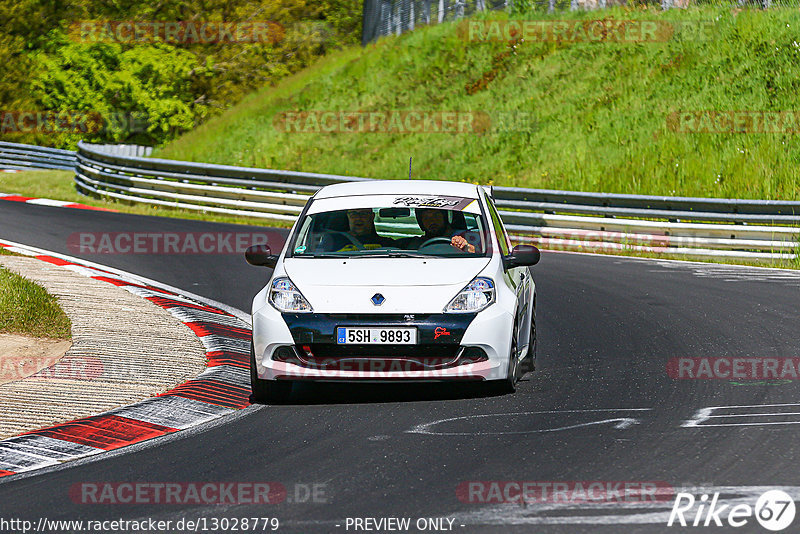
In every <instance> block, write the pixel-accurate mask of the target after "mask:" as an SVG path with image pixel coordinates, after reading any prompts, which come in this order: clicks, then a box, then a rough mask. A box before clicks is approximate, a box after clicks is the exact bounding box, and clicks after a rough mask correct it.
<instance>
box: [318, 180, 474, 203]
mask: <svg viewBox="0 0 800 534" xmlns="http://www.w3.org/2000/svg"><path fill="white" fill-rule="evenodd" d="M356 195H426V196H432V195H441V196H454V197H462V198H476V199H477V198H479V197H478V186H476V185H475V184H468V183H464V182H446V181H439V180H365V181H358V182H345V183H341V184H333V185H327V186H325V187H323V188H322V189H320V190H319V191H317V193H316V194H315V195H314V198H315V199H322V198H336V197H347V196H356Z"/></svg>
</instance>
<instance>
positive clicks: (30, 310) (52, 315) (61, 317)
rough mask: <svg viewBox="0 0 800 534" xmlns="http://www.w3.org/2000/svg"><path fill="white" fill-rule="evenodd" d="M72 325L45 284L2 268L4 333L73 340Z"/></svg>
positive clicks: (0, 291) (0, 312)
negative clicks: (71, 338)
mask: <svg viewBox="0 0 800 534" xmlns="http://www.w3.org/2000/svg"><path fill="white" fill-rule="evenodd" d="M1 250H2V249H0V251H1ZM0 253H2V252H0ZM71 326H72V325H71V323H70V320H69V318H68V317H67V316H66V315H65V314H64V311H63V310H62V309H61V307H60V306H59V305H58V302H57V301H56V299H55V297H53V296H52V295H50V294H49V293H48V292H47V291H46V290H45V289H44V288H43V287H42V286H40V285H37V284H35V283H33V282H31V281H30V280H27V279H25V278H23V277H21V276H19V275H17V274H15V273H12V272H10V271H8V270H6V269H3V268H2V267H0V333H5V334H23V335H30V336H35V337H42V338H50V339H70V337H71V334H70V328H71Z"/></svg>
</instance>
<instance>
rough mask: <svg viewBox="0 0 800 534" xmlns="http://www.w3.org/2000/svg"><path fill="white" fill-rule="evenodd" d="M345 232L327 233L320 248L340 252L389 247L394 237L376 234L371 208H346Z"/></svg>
mask: <svg viewBox="0 0 800 534" xmlns="http://www.w3.org/2000/svg"><path fill="white" fill-rule="evenodd" d="M347 222H348V225H349V230H348V231H347V232H337V233H332V234H327V235H325V237H323V239H322V243H321V244H320V246H321V248H322V250H326V251H329V252H342V251H350V250H359V249H368V250H369V249H376V248H381V247H390V246H393V245H394V244H395V241H394V239H390V238H388V237H383V236H380V235H378V232H376V231H375V212H374V211H372V208H360V209H352V210H347Z"/></svg>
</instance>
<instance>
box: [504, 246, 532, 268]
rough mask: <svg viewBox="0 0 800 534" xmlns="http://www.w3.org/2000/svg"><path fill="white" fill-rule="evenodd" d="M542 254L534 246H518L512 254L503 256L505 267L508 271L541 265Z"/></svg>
mask: <svg viewBox="0 0 800 534" xmlns="http://www.w3.org/2000/svg"><path fill="white" fill-rule="evenodd" d="M540 257H541V253H540V252H539V249H538V248H536V247H534V246H533V245H517V246H516V247H514V249H513V250H512V251H511V254H509V255H507V256H503V266H504V267H505V268H506V269H511V268H513V267H530V266H531V265H536V264H537V263H539V258H540Z"/></svg>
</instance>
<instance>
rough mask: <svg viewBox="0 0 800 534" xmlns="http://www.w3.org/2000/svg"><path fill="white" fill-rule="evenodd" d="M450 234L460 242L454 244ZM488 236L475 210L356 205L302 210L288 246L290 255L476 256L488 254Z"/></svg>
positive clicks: (484, 225)
mask: <svg viewBox="0 0 800 534" xmlns="http://www.w3.org/2000/svg"><path fill="white" fill-rule="evenodd" d="M455 237H458V238H459V239H458V240H456V241H455V243H456V244H459V245H460V246H461V248H457V247H456V246H454V241H453V240H454V238H455ZM487 237H488V233H487V225H486V222H485V220H484V219H483V216H482V215H481V214H479V213H468V212H464V211H459V210H448V209H438V208H414V207H396V206H384V207H374V208H363V207H360V208H357V209H351V210H334V211H322V212H317V213H311V214H307V215H306V216H305V217H304V218H303V220H302V221H301V222H300V224H299V225H298V231H297V234H296V237H295V239H294V242H293V243H292V245H291V248H290V251H289V252H290V256H292V257H304V256H305V257H324V256H341V255H346V256H367V255H373V256H374V255H377V254H380V255H387V256H390V257H403V256H409V255H411V256H442V257H454V258H460V257H475V256H485V255H486V254H487V251H488V247H487V245H486V243H487ZM464 243H466V244H464ZM403 253H405V254H403Z"/></svg>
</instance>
